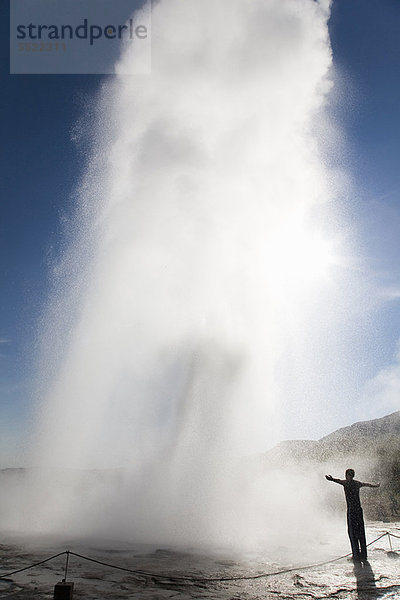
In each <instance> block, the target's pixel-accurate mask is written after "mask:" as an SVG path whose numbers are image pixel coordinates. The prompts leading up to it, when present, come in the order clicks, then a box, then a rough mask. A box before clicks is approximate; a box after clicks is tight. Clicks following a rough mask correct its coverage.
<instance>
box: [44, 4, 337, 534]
mask: <svg viewBox="0 0 400 600" xmlns="http://www.w3.org/2000/svg"><path fill="white" fill-rule="evenodd" d="M328 13H329V4H328V2H323V1H321V2H315V1H314V0H268V1H265V0H251V1H248V2H246V1H243V0H201V1H200V0H161V1H160V2H158V3H156V4H155V5H154V7H153V13H152V63H153V66H152V74H151V75H150V76H141V77H132V76H126V75H124V72H126V71H128V70H129V69H128V66H129V62H130V61H131V60H133V55H134V53H135V51H136V49H135V46H131V47H130V46H127V47H126V48H125V50H124V53H123V55H122V57H121V60H120V62H119V64H118V65H117V66H116V77H115V80H114V81H113V82H106V83H105V84H104V86H103V89H102V93H101V97H100V99H99V102H98V108H97V111H96V119H95V121H96V122H95V123H94V124H93V123H90V125H89V126H87V129H89V127H93V128H94V130H95V133H94V134H93V144H92V149H91V151H90V156H89V157H88V162H87V169H86V175H85V176H84V178H83V181H82V183H81V185H80V187H79V190H78V194H77V198H78V209H77V216H76V232H75V235H74V238H73V240H72V241H71V242H70V244H69V248H68V249H67V250H66V252H65V255H64V257H63V261H62V262H61V264H59V265H58V266H57V270H56V271H57V272H56V277H58V283H57V284H56V286H55V292H54V294H53V297H52V299H51V303H50V308H49V312H48V315H47V317H46V320H47V325H46V328H45V331H44V334H43V344H42V346H43V348H44V350H43V359H42V370H41V377H42V386H41V389H42V390H46V393H45V394H44V400H43V403H42V409H41V419H40V427H39V435H38V438H39V443H38V446H39V448H38V450H37V453H36V459H35V460H36V463H35V464H38V465H41V466H42V467H43V466H45V467H52V468H56V469H65V468H68V469H70V470H69V471H68V473H69V475H68V477H67V483H66V484H65V485H64V486H62V485H61V484H60V481H58V482H57V485H52V484H51V485H50V484H49V485H48V486H47V487H46V485H45V482H42V486H41V487H42V491H41V493H40V494H39V496H38V497H37V498H36V505H37V510H36V511H35V514H36V517H35V519H36V526H37V527H38V528H42V529H43V528H50V529H52V528H60V527H65V528H67V529H69V530H77V531H86V532H90V531H92V532H93V531H94V532H105V531H107V530H109V531H112V532H113V533H114V534H115V535H116V534H122V533H123V534H124V535H132V536H133V537H134V538H135V539H157V540H160V541H161V540H166V539H167V540H172V541H173V540H175V541H177V540H181V539H183V540H190V541H191V542H192V543H193V542H195V541H196V540H200V541H204V540H207V541H224V542H227V541H232V540H233V541H234V540H240V542H241V543H242V542H243V541H244V539H245V538H246V539H247V540H251V539H253V536H256V532H258V535H260V531H261V532H262V535H265V536H266V537H267V538H268V535H270V532H268V528H266V529H263V526H262V525H260V523H263V522H264V521H262V520H261V519H262V518H264V519H265V518H267V517H268V514H269V515H270V519H272V520H274V519H276V518H277V514H275V513H274V508H273V506H272V505H271V496H269V500H268V502H269V504H266V495H265V491H266V488H265V486H264V484H263V483H262V481H261V480H257V481H255V474H254V472H253V471H252V470H251V467H250V466H249V465H250V462H251V461H243V460H242V459H241V458H240V457H241V456H243V455H246V454H251V453H252V452H257V451H261V450H263V449H265V448H266V447H268V446H270V445H272V444H273V443H274V441H275V440H276V439H277V438H279V424H280V421H279V418H280V417H279V410H278V406H279V403H280V402H281V401H282V397H281V396H282V390H281V388H280V382H279V376H278V371H279V369H278V368H277V366H278V363H279V361H280V360H281V359H282V356H283V352H284V349H285V344H287V332H288V331H289V330H290V328H291V327H297V328H298V329H301V323H302V320H303V316H304V315H303V313H304V307H305V306H306V305H307V303H308V302H309V301H310V297H311V296H312V295H313V294H314V293H316V290H317V289H318V286H320V284H321V282H323V279H324V276H325V275H326V274H327V270H328V268H329V263H330V262H331V261H332V260H333V257H332V251H331V248H330V245H329V243H328V241H327V240H326V239H325V237H324V233H323V231H320V230H318V228H317V227H316V225H315V222H314V220H313V219H314V209H315V207H317V206H318V207H319V211H320V213H321V212H323V210H322V209H321V206H323V205H324V203H327V202H328V201H329V200H330V184H329V182H330V181H331V180H332V177H331V175H330V174H329V173H328V170H327V168H326V167H325V166H324V163H323V160H322V159H321V154H320V146H319V143H318V139H317V136H316V131H317V129H318V127H316V124H319V125H321V123H322V121H323V108H324V102H325V99H326V96H327V93H328V92H329V89H330V85H331V84H330V81H329V78H328V70H329V68H330V64H331V54H330V46H329V39H328V32H327V19H328V16H329V14H328ZM241 465H246V467H245V470H246V472H247V473H250V475H249V476H247V477H246V476H245V474H244V472H243V471H244V469H242V468H241ZM91 469H97V470H104V473H103V476H102V475H101V473H100V471H93V472H92V475H91V476H90V477H89V475H88V470H91ZM66 472H67V471H63V473H64V475H63V477H62V479H63V480H64V481H65V477H66V475H65V473H66ZM77 473H78V474H77ZM79 473H80V474H79ZM45 479H46V481H49V480H51V477H50V479H49V475H48V473H47V474H46V476H45ZM260 481H261V483H260ZM280 489H281V492H280V493H282V489H283V488H280ZM43 490H44V491H43ZM44 498H46V501H44ZM279 502H281V505H284V506H285V507H286V508H285V514H286V517H285V518H286V519H287V518H288V516H287V515H288V512H289V511H288V510H286V509H287V506H286V505H287V503H288V498H287V497H286V498H285V500H282V497H281V498H280V499H279V501H278V504H279ZM282 503H283V504H282ZM42 504H45V511H44V512H43V513H42V514H41V513H40V506H41V505H42ZM268 511H269V512H268ZM267 513H268V514H267ZM271 515H272V517H271ZM289 520H290V519H289ZM314 520H315V519H314Z"/></svg>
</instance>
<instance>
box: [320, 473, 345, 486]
mask: <svg viewBox="0 0 400 600" xmlns="http://www.w3.org/2000/svg"><path fill="white" fill-rule="evenodd" d="M325 479H327V480H328V481H334V482H335V483H339V484H340V485H344V483H345V482H344V480H343V479H335V478H334V477H332V475H325Z"/></svg>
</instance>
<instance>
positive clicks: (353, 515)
mask: <svg viewBox="0 0 400 600" xmlns="http://www.w3.org/2000/svg"><path fill="white" fill-rule="evenodd" d="M347 531H348V533H349V538H350V544H351V551H352V553H353V558H354V559H355V560H367V542H366V539H365V527H364V517H363V512H362V510H355V511H347Z"/></svg>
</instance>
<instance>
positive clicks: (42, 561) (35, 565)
mask: <svg viewBox="0 0 400 600" xmlns="http://www.w3.org/2000/svg"><path fill="white" fill-rule="evenodd" d="M63 554H66V552H65V551H64V552H60V553H59V554H54V556H50V557H49V558H46V559H45V560H41V561H40V562H37V563H34V564H33V565H29V567H24V568H23V569H17V570H16V571H12V572H11V573H5V574H4V575H0V579H5V578H6V577H11V575H15V574H16V573H22V571H29V569H33V568H34V567H38V566H39V565H44V563H47V562H49V561H50V560H53V559H54V558H58V557H59V556H63Z"/></svg>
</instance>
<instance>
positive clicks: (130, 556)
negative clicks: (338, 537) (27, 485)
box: [0, 523, 400, 600]
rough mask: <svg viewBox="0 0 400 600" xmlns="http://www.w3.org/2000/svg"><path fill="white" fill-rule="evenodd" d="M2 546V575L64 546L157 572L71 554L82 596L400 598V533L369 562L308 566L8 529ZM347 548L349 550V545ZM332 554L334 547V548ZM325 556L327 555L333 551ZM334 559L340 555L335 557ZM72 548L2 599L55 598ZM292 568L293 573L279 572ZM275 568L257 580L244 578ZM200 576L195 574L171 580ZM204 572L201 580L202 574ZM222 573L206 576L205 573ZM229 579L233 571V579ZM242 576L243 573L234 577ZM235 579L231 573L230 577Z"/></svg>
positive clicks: (398, 529) (71, 575) (93, 599)
mask: <svg viewBox="0 0 400 600" xmlns="http://www.w3.org/2000/svg"><path fill="white" fill-rule="evenodd" d="M386 531H389V532H391V533H392V534H394V535H396V536H400V523H390V524H385V523H372V524H369V525H368V527H367V534H368V535H367V538H368V541H371V540H373V539H375V538H377V537H378V536H379V535H381V534H382V533H384V532H386ZM2 541H3V543H2V544H1V545H0V557H1V567H0V572H1V574H5V573H9V572H11V571H13V570H15V569H20V568H23V567H26V566H28V565H31V564H33V563H37V562H40V561H42V560H44V559H46V558H48V557H49V556H52V555H54V554H57V553H58V552H63V551H64V550H66V549H67V548H68V549H69V550H71V552H75V553H77V554H81V555H83V556H87V557H90V558H93V559H96V560H99V561H102V562H106V563H110V564H113V565H116V566H120V567H123V568H126V569H131V570H134V571H146V572H147V573H153V574H154V576H147V575H146V576H145V575H142V574H137V573H128V572H125V571H122V570H118V569H114V568H109V567H106V566H103V565H99V564H96V563H92V562H89V561H86V560H83V559H82V558H79V557H77V556H74V555H72V554H71V555H70V556H69V565H68V581H72V582H74V595H73V598H74V600H79V599H82V600H83V599H87V600H122V599H124V600H126V599H137V600H167V599H174V600H192V599H199V600H201V599H208V600H214V599H215V600H217V599H221V600H263V599H265V600H269V599H272V598H275V599H282V600H285V599H287V600H290V599H296V600H306V599H307V600H309V599H323V598H332V599H337V600H372V599H385V598H386V599H395V598H396V599H400V539H398V538H394V537H393V538H391V542H392V550H393V551H390V543H389V539H388V537H387V536H385V537H383V538H382V539H380V540H379V541H378V542H376V543H375V544H373V545H372V546H371V547H370V548H369V562H367V563H363V564H361V565H354V564H353V563H352V561H350V560H349V559H346V558H345V559H342V560H339V561H337V562H332V563H329V564H326V565H322V566H315V567H313V568H308V569H307V568H304V567H305V566H306V565H304V564H303V565H301V564H300V563H296V564H290V563H289V562H286V563H285V561H284V560H282V559H281V560H280V561H279V563H277V562H273V561H272V560H271V559H269V558H263V557H261V556H260V555H252V556H250V555H249V556H246V558H245V559H244V558H238V557H237V556H235V555H234V554H233V553H232V552H224V551H223V550H218V551H216V550H215V551H213V552H204V551H203V552H200V551H199V550H196V551H195V550H193V549H185V550H179V551H178V550H174V549H171V548H150V547H148V546H133V545H132V544H127V543H124V544H122V543H110V542H107V543H103V544H102V543H100V542H98V541H97V542H96V543H93V544H90V543H88V542H86V543H85V544H83V543H82V542H78V541H76V540H75V541H73V540H69V542H68V546H67V547H66V546H65V543H63V542H60V541H55V540H49V539H47V540H44V539H41V540H39V539H38V538H35V539H33V538H26V537H23V536H21V535H19V536H16V535H11V534H7V535H6V534H4V535H3V540H2ZM343 550H344V552H346V551H347V550H348V548H347V547H345V548H343ZM328 554H329V552H328ZM323 558H326V557H325V556H324V557H323ZM329 558H334V555H331V556H329V557H328V559H329ZM65 566H66V555H65V554H64V555H62V556H60V557H58V558H55V559H54V560H51V561H49V562H47V563H45V564H43V565H39V566H36V567H34V568H32V569H30V570H28V571H24V572H22V573H18V574H15V575H12V576H10V577H9V579H8V580H0V596H1V598H13V599H14V600H22V599H24V600H28V599H29V600H32V599H34V598H35V599H36V598H37V599H51V598H53V592H54V586H55V584H56V583H57V582H58V581H61V580H62V579H63V577H64V574H65ZM285 569H291V570H290V571H288V572H286V573H280V574H272V573H276V572H277V571H281V570H285ZM262 574H270V575H268V576H266V577H260V578H257V579H240V578H241V577H243V578H246V577H254V576H258V575H262ZM187 576H192V577H193V579H191V580H190V579H188V580H180V579H176V580H173V579H169V578H173V577H177V578H179V577H187ZM196 578H197V579H196ZM201 578H205V579H214V580H216V579H222V581H201V580H199V579H201ZM229 578H233V579H232V580H229ZM234 578H239V579H236V580H235V579H234ZM227 579H228V580H227Z"/></svg>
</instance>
